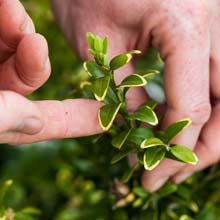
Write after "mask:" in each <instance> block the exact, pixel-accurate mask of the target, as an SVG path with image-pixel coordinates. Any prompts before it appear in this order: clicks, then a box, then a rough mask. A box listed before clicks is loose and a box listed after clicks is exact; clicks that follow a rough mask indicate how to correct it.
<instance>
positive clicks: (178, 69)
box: [142, 25, 211, 191]
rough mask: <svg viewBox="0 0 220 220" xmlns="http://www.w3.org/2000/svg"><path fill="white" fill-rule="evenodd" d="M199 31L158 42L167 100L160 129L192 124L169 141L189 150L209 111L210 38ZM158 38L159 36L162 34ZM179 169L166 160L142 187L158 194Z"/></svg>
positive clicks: (179, 167) (178, 164)
mask: <svg viewBox="0 0 220 220" xmlns="http://www.w3.org/2000/svg"><path fill="white" fill-rule="evenodd" d="M207 26H208V25H207ZM200 31H201V32H199V34H197V32H195V31H194V30H193V31H192V32H191V31H189V30H187V31H185V32H183V31H181V34H180V33H179V32H177V33H176V35H174V36H175V38H176V39H178V42H177V41H176V40H175V39H173V40H172V41H169V39H171V37H172V35H171V36H169V35H167V36H165V37H164V39H165V40H164V42H162V43H161V42H160V41H159V45H162V46H161V47H160V48H159V49H160V51H161V53H162V56H163V57H164V58H165V74H164V88H165V94H166V99H167V111H166V113H165V117H164V121H163V128H167V127H168V126H169V125H170V124H172V123H173V122H175V121H177V120H179V119H182V118H190V119H191V120H192V124H191V125H190V126H189V127H188V128H186V129H185V130H184V131H183V132H182V133H181V134H180V135H178V136H177V137H176V138H175V139H174V140H172V143H176V144H181V145H185V146H188V147H190V148H194V146H195V144H196V142H197V139H198V136H199V133H200V130H201V128H202V126H203V125H204V124H205V123H206V122H207V120H208V119H209V116H210V109H211V107H210V103H209V49H210V46H209V34H208V30H206V29H204V30H203V29H201V30H200ZM157 34H159V35H158V36H162V35H163V34H164V33H157ZM178 34H180V35H178ZM179 42H181V44H179ZM163 45H165V46H164V47H163ZM176 45H178V46H176ZM201 45H202V46H201ZM170 49H171V50H170ZM169 50H170V53H169ZM182 166H183V164H182V163H179V162H174V161H170V160H167V159H165V160H164V161H162V162H161V164H160V165H159V166H158V167H157V168H156V169H154V170H153V171H151V172H145V173H144V175H143V179H142V181H143V184H144V187H145V188H146V189H147V190H149V191H155V190H157V189H158V188H160V187H161V186H162V185H163V184H164V183H165V182H166V181H167V180H168V179H169V178H170V177H171V176H172V175H174V174H175V173H176V172H177V171H178V170H179V169H181V167H182Z"/></svg>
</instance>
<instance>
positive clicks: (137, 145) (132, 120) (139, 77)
mask: <svg viewBox="0 0 220 220" xmlns="http://www.w3.org/2000/svg"><path fill="white" fill-rule="evenodd" d="M87 41H88V44H89V47H90V49H89V52H90V53H91V54H92V55H93V56H94V60H89V61H86V62H85V63H84V65H83V66H84V69H85V71H86V72H88V74H89V76H90V77H91V91H92V93H93V95H94V98H95V99H96V100H97V101H101V102H103V103H104V106H103V107H101V108H100V110H99V113H98V118H99V123H100V126H101V128H102V129H103V131H105V132H108V133H109V134H111V136H112V145H113V147H115V148H117V149H118V150H119V152H118V153H117V154H116V155H115V156H114V157H113V159H112V161H111V162H112V163H113V164H114V163H117V162H118V161H120V160H122V159H124V158H125V157H126V156H127V155H128V154H129V153H130V152H132V153H136V154H137V155H138V161H137V162H136V164H135V165H134V166H133V167H131V169H130V170H128V171H127V172H126V173H125V174H124V176H123V178H122V180H123V181H124V182H127V181H129V179H130V178H131V177H132V174H133V173H134V171H135V170H137V169H139V168H140V167H144V168H145V169H146V170H152V169H154V168H155V167H156V166H158V164H159V163H160V162H161V160H163V158H165V157H167V158H169V159H173V160H176V161H179V162H183V163H189V164H196V163H197V161H198V159H197V157H196V155H195V154H194V153H193V152H192V151H191V150H190V149H189V148H187V147H185V146H181V145H176V144H173V143H172V144H171V141H172V140H173V139H174V138H175V137H176V136H177V135H178V134H179V133H180V132H181V131H182V130H183V129H184V128H185V127H187V126H188V125H189V124H190V122H191V120H190V119H187V118H186V119H182V120H179V121H177V122H175V123H173V124H172V125H170V126H169V127H168V128H167V129H166V130H165V131H157V132H153V129H152V127H155V126H157V125H158V123H159V120H158V117H157V115H156V113H155V111H154V109H155V107H156V105H157V103H156V102H155V101H154V100H150V101H148V102H147V103H145V104H144V105H141V106H140V107H139V108H138V109H137V110H136V111H135V112H134V113H131V114H130V113H129V112H128V110H127V103H126V93H127V91H128V90H129V89H130V88H132V87H142V86H145V85H146V84H147V83H148V81H149V80H150V79H152V78H153V77H154V76H155V75H157V74H159V71H157V70H147V71H144V72H140V73H133V74H131V75H129V76H127V77H126V78H125V79H124V80H123V81H122V82H121V83H120V84H119V85H116V83H115V81H114V71H115V70H117V69H119V68H121V67H123V66H124V65H126V64H127V63H128V62H130V60H131V58H132V56H133V55H135V54H140V53H141V51H139V50H133V51H129V52H125V53H123V54H120V55H117V56H115V57H114V58H112V59H111V60H109V59H108V56H107V49H108V38H107V37H105V38H104V39H103V40H102V39H101V38H100V37H99V36H95V35H93V34H92V33H88V34H87ZM118 114H120V115H121V117H123V121H124V123H122V124H116V123H114V122H115V119H116V117H117V115H118ZM113 125H114V126H113ZM143 125H147V126H148V127H149V128H143Z"/></svg>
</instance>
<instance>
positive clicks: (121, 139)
mask: <svg viewBox="0 0 220 220" xmlns="http://www.w3.org/2000/svg"><path fill="white" fill-rule="evenodd" d="M130 132H131V129H127V130H125V131H123V132H122V133H120V134H118V135H117V136H115V137H114V138H113V139H112V145H113V146H114V147H116V148H118V149H121V147H122V146H123V144H124V143H125V141H126V139H127V137H128V135H129V134H130Z"/></svg>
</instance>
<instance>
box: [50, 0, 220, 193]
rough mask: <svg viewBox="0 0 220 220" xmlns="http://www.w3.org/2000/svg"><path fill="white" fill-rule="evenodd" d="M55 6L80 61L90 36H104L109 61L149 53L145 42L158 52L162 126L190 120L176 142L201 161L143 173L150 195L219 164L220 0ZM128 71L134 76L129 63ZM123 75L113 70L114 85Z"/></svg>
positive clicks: (137, 96) (139, 97) (82, 0)
mask: <svg viewBox="0 0 220 220" xmlns="http://www.w3.org/2000/svg"><path fill="white" fill-rule="evenodd" d="M52 2H53V8H54V11H55V15H56V17H57V19H58V22H59V24H60V26H61V29H62V30H63V32H64V33H65V35H66V37H67V39H68V41H69V43H70V45H71V46H72V47H73V48H74V49H75V50H76V51H78V53H79V54H80V56H81V57H82V58H83V59H87V58H88V54H87V49H86V48H87V46H86V42H85V38H84V36H85V34H86V32H88V31H91V32H93V33H95V34H98V35H101V36H103V35H108V36H109V39H110V53H111V54H112V56H113V55H115V54H118V53H121V52H125V51H129V50H132V49H140V50H142V51H146V50H147V48H148V47H149V46H150V45H153V46H154V47H155V48H156V49H158V50H159V51H160V54H161V57H162V58H163V60H164V61H165V73H164V88H165V95H166V101H167V103H166V112H165V115H164V120H163V123H162V127H163V128H166V127H168V126H169V125H170V124H171V123H173V122H175V121H176V120H178V119H182V118H191V119H192V124H191V125H190V126H189V127H188V128H187V129H185V130H184V131H183V132H182V133H181V134H180V135H179V136H178V137H177V138H176V139H175V140H174V143H179V144H182V145H185V146H188V147H190V148H192V149H193V148H194V149H195V152H196V154H197V156H198V158H199V160H200V162H199V163H198V164H197V165H196V166H190V165H184V164H181V163H178V162H174V161H170V160H167V159H165V160H164V161H162V163H161V164H160V165H159V166H158V167H157V168H156V169H155V170H153V171H151V172H145V173H144V175H143V178H142V180H143V185H144V186H145V188H146V189H148V190H150V191H155V190H157V189H158V188H159V187H160V186H162V185H163V184H164V183H165V182H166V181H167V180H168V179H172V180H173V181H174V182H177V183H179V182H181V181H183V180H184V179H185V178H186V177H187V176H189V175H191V174H192V173H193V172H195V171H198V170H200V169H203V168H205V167H207V166H209V165H211V164H213V163H215V162H216V161H218V160H219V158H220V150H219V148H218V146H219V145H220V141H219V140H218V138H217V132H219V129H220V122H219V121H220V113H219V112H220V111H219V110H220V103H219V98H220V84H219V83H218V81H219V80H220V61H219V60H218V59H219V56H220V46H219V45H220V42H219V41H220V40H219V36H220V26H219V23H218V21H219V19H220V1H219V0H213V1H204V0H200V1H197V0H195V1H194V0H193V1H192V0H186V1H175V0H171V1H159V0H145V1H140V2H137V1H131V0H129V1H121V2H119V1H116V0H111V1H98V0H95V1H86V0H74V1H73V0H72V1H67V2H66V4H60V1H59V0H53V1H52ZM125 72H133V67H132V65H130V66H128V67H127V70H126V71H125ZM124 76H125V75H124V72H120V73H118V74H117V77H118V81H121V79H122V78H124ZM144 99H145V96H144V94H143V92H142V91H140V90H133V92H131V93H130V96H129V97H128V102H129V104H130V106H132V108H134V107H135V106H137V105H138V104H140V103H141V102H143V101H145V100H144ZM210 100H212V101H210Z"/></svg>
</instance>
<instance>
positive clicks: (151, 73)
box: [138, 70, 160, 79]
mask: <svg viewBox="0 0 220 220" xmlns="http://www.w3.org/2000/svg"><path fill="white" fill-rule="evenodd" d="M158 74H160V71H158V70H147V71H144V72H139V73H138V75H141V76H142V77H144V78H146V79H149V78H151V77H153V76H155V75H158Z"/></svg>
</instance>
